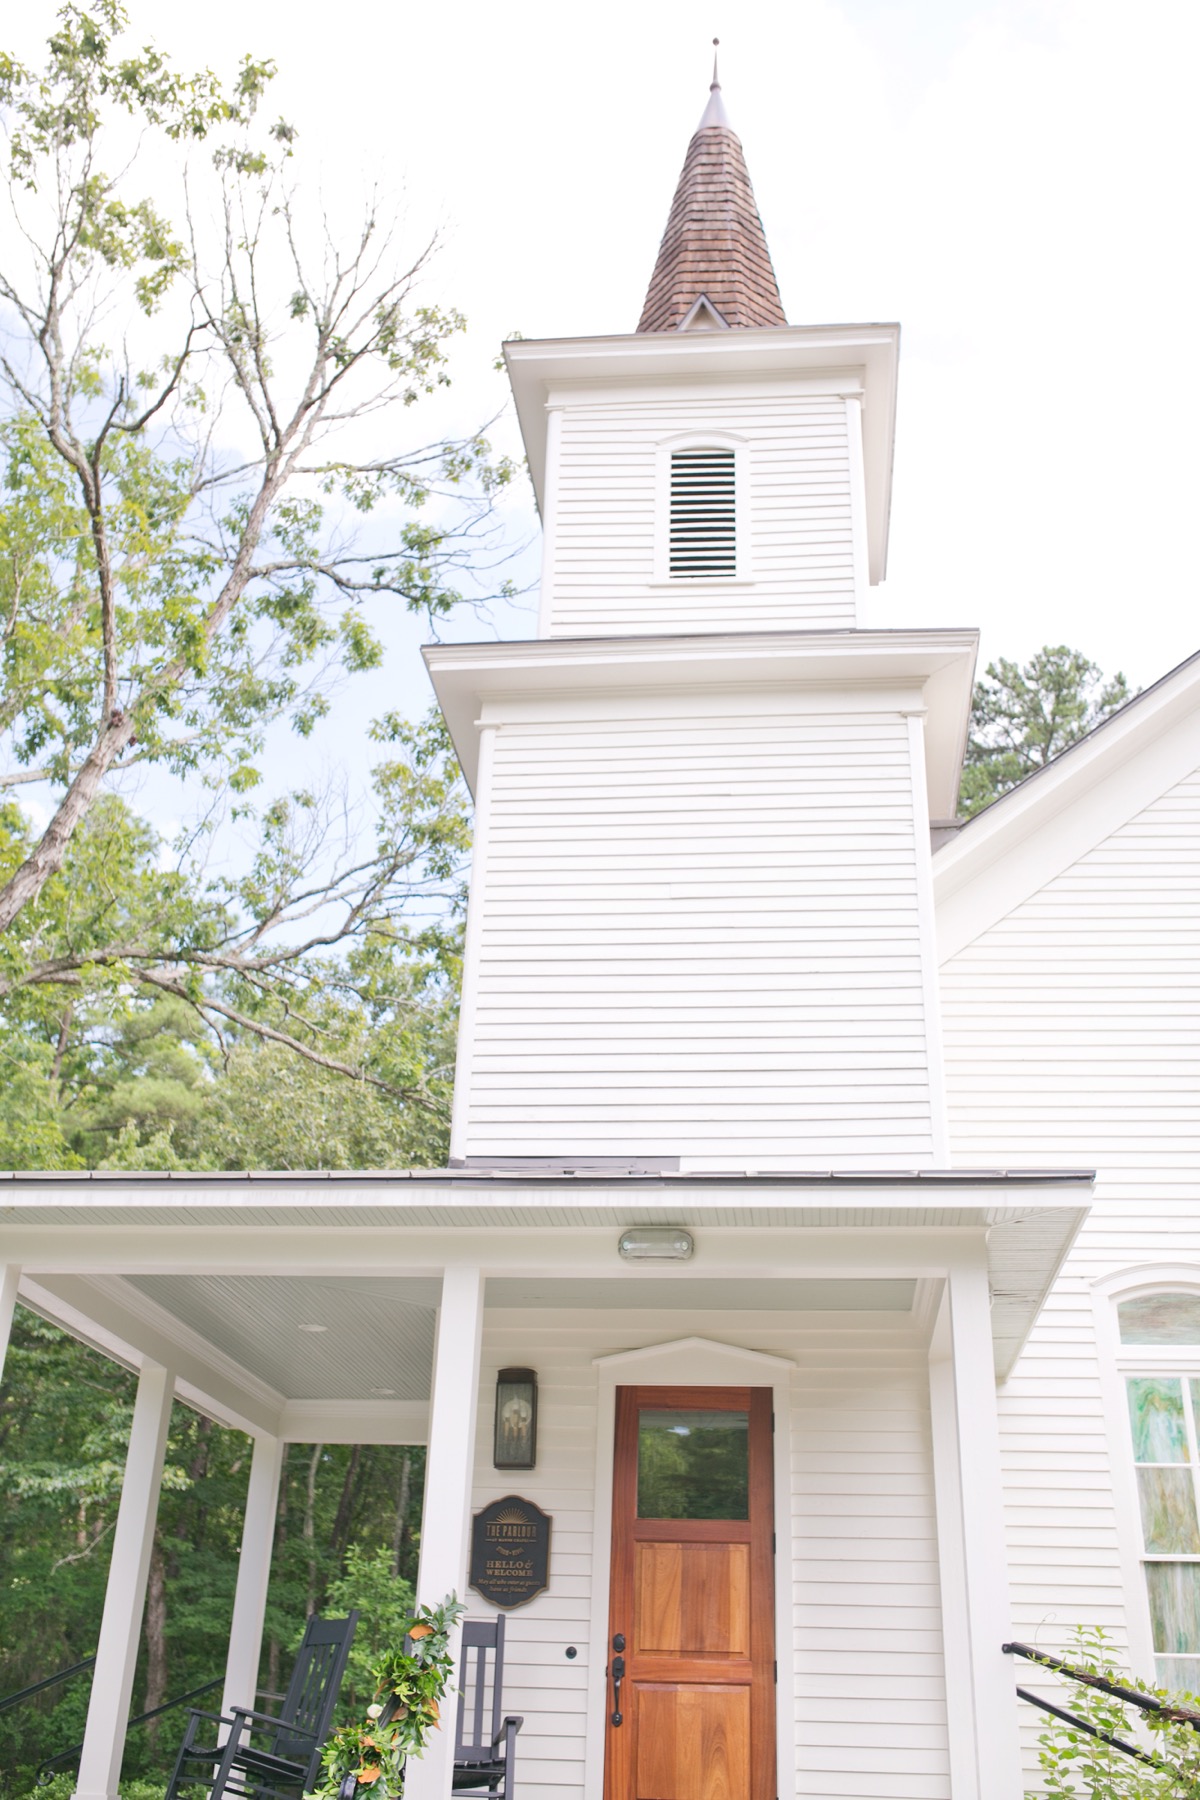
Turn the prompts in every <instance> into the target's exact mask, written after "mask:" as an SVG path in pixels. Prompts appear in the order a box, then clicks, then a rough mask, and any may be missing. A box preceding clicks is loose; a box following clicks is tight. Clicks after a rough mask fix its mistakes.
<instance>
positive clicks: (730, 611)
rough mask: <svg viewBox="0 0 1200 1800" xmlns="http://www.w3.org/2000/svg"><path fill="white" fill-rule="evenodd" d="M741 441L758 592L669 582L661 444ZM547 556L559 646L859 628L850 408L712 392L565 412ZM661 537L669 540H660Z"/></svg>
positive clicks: (742, 555)
mask: <svg viewBox="0 0 1200 1800" xmlns="http://www.w3.org/2000/svg"><path fill="white" fill-rule="evenodd" d="M705 430H712V431H714V432H717V433H729V434H732V435H733V436H735V437H736V438H737V439H738V440H739V441H740V444H741V454H740V456H739V468H738V482H739V487H740V490H741V491H740V492H739V495H738V531H739V533H742V534H746V535H748V539H749V542H748V544H740V545H739V561H740V562H741V564H742V566H744V567H745V568H746V569H747V571H748V582H749V584H748V585H745V586H743V585H740V584H739V585H730V584H729V583H728V582H721V581H709V580H698V579H686V580H676V581H668V580H666V579H656V575H661V576H664V577H665V572H666V554H665V534H666V530H667V516H666V515H667V506H666V497H665V495H664V493H663V492H662V491H661V487H660V482H661V476H660V470H659V446H660V445H662V444H663V443H664V440H669V439H671V438H672V437H678V436H679V435H680V434H683V433H690V434H697V433H699V434H703V432H704V431H705ZM553 481H554V510H553V519H552V523H551V527H550V531H549V533H548V539H547V545H546V578H547V581H548V584H549V589H550V595H551V605H550V613H549V631H550V635H551V636H553V637H609V636H627V635H637V634H642V633H647V632H675V631H730V630H738V631H769V630H778V629H788V630H796V629H805V628H812V629H818V628H837V627H839V626H852V625H853V624H854V623H855V580H854V573H855V572H854V530H853V523H852V519H851V500H850V469H849V447H848V442H847V431H846V410H845V402H844V401H843V400H842V399H841V398H840V396H837V395H828V394H826V395H805V394H803V393H796V394H793V395H791V396H780V395H779V394H778V393H773V394H766V393H764V394H762V395H761V396H757V397H755V396H753V395H751V396H749V397H747V396H746V395H744V394H743V395H723V394H721V393H720V392H715V393H710V394H708V395H706V396H704V397H703V398H701V397H696V398H685V397H675V398H670V397H666V396H663V395H661V394H659V395H656V396H648V397H647V398H645V399H643V400H639V399H633V398H626V399H623V400H613V401H609V402H607V403H606V404H599V403H592V404H582V405H581V404H570V405H566V406H564V408H563V410H562V430H561V435H560V437H559V447H558V460H557V464H556V470H555V474H554V477H553ZM657 535H661V536H663V538H664V543H658V542H657V541H656V537H657Z"/></svg>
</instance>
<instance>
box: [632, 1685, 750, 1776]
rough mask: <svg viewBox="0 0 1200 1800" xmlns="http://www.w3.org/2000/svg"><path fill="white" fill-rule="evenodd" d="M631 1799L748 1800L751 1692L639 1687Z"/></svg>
mask: <svg viewBox="0 0 1200 1800" xmlns="http://www.w3.org/2000/svg"><path fill="white" fill-rule="evenodd" d="M636 1707H637V1713H636V1717H637V1751H636V1765H635V1766H636V1773H635V1777H634V1800H746V1796H747V1795H748V1794H749V1792H750V1690H749V1688H748V1687H725V1688H722V1687H714V1686H708V1685H706V1686H705V1687H703V1688H698V1687H683V1686H679V1685H675V1684H672V1685H671V1686H669V1687H667V1686H661V1687H660V1686H656V1685H654V1684H653V1683H641V1682H639V1683H638V1687H637V1692H636Z"/></svg>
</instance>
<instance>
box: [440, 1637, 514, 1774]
mask: <svg viewBox="0 0 1200 1800" xmlns="http://www.w3.org/2000/svg"><path fill="white" fill-rule="evenodd" d="M472 1652H473V1653H474V1654H473V1655H472ZM489 1664H490V1668H489ZM459 1681H460V1683H461V1691H460V1693H459V1697H458V1732H457V1735H456V1737H455V1740H454V1792H455V1793H456V1794H483V1793H487V1794H490V1795H492V1796H495V1797H498V1800H514V1795H515V1793H516V1768H517V1733H518V1731H520V1729H521V1727H522V1725H523V1724H524V1723H525V1721H524V1719H521V1718H514V1717H512V1716H511V1715H510V1716H509V1717H508V1718H506V1719H505V1720H504V1721H503V1723H501V1719H500V1703H501V1696H502V1694H503V1692H504V1615H503V1613H501V1614H500V1616H499V1617H498V1618H495V1619H468V1620H467V1621H466V1623H465V1624H464V1626H463V1632H462V1659H461V1663H460V1671H459ZM489 1689H490V1694H491V1705H490V1707H489V1705H488V1697H489ZM468 1695H469V1697H470V1702H471V1707H470V1712H469V1713H468V1711H467V1699H468Z"/></svg>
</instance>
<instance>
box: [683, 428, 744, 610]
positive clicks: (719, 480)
mask: <svg viewBox="0 0 1200 1800" xmlns="http://www.w3.org/2000/svg"><path fill="white" fill-rule="evenodd" d="M735 456H736V453H735V452H734V451H733V450H715V449H714V450H674V451H672V453H671V528H670V546H669V558H668V567H669V569H670V573H671V576H672V577H673V578H680V577H681V578H683V579H684V580H693V581H696V580H705V579H710V580H711V579H712V578H713V577H721V576H731V575H736V574H737V482H736V473H735Z"/></svg>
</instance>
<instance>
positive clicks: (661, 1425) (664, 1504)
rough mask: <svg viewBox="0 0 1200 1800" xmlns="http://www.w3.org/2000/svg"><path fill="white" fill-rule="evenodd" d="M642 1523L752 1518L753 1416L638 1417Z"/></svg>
mask: <svg viewBox="0 0 1200 1800" xmlns="http://www.w3.org/2000/svg"><path fill="white" fill-rule="evenodd" d="M637 1509H638V1518H639V1519H748V1518H749V1517H750V1415H749V1413H744V1412H691V1411H689V1410H685V1409H683V1408H680V1410H679V1411H677V1412H676V1411H670V1412H667V1411H665V1410H664V1411H660V1410H658V1409H656V1408H647V1407H643V1408H642V1409H641V1410H640V1411H639V1413H638V1508H637Z"/></svg>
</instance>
